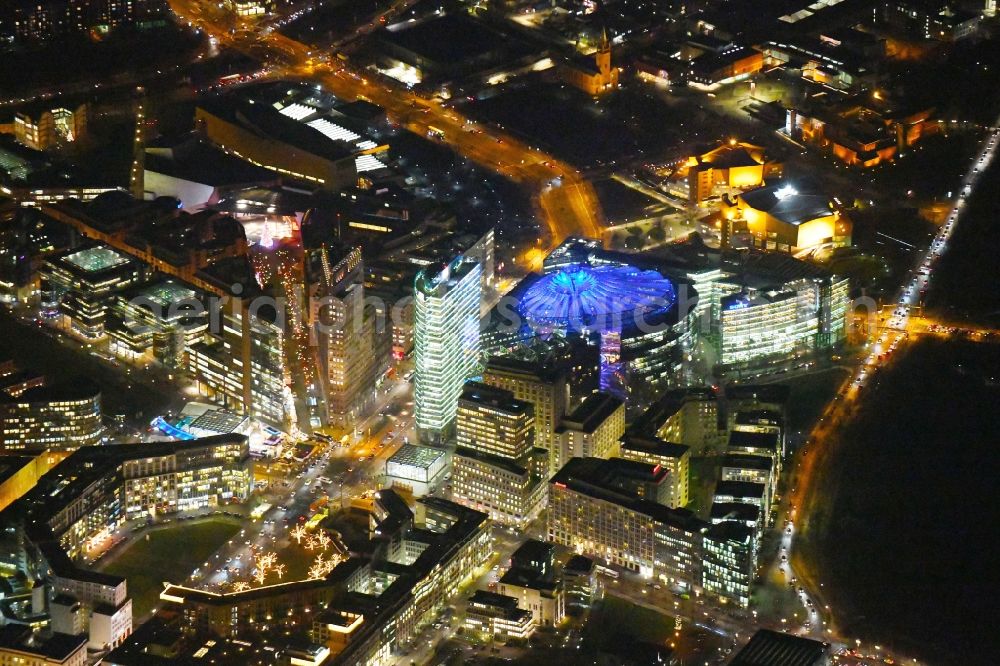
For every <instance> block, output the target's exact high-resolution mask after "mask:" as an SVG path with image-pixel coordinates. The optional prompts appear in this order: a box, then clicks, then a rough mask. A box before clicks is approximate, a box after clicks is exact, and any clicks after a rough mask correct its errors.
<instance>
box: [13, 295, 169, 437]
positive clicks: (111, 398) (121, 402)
mask: <svg viewBox="0 0 1000 666" xmlns="http://www.w3.org/2000/svg"><path fill="white" fill-rule="evenodd" d="M0 340H2V341H3V342H2V343H0V359H6V358H11V359H14V360H15V361H16V362H17V363H19V364H21V365H22V366H24V368H25V369H29V370H34V371H36V372H41V373H44V374H45V376H46V378H47V379H48V380H49V381H51V382H53V383H58V382H60V381H71V380H72V379H73V378H74V377H77V376H84V377H87V378H88V379H90V380H92V381H94V382H95V383H97V384H98V385H99V386H100V387H101V401H102V408H103V410H104V413H105V414H125V415H126V416H127V417H129V418H135V417H136V415H137V414H138V415H140V417H139V418H140V419H145V420H148V419H151V418H152V417H153V415H155V414H160V413H162V412H163V411H164V410H165V409H166V408H167V407H168V405H169V404H170V402H171V400H172V398H173V397H174V394H173V390H172V389H171V387H170V386H169V385H167V384H166V383H164V384H163V387H162V390H161V389H159V388H156V387H152V386H150V385H149V384H147V383H140V382H138V381H133V380H132V379H130V378H129V377H128V376H127V375H126V374H125V368H124V367H120V368H113V367H110V366H109V365H107V364H106V363H104V362H103V361H101V360H100V359H98V358H96V357H94V356H91V355H90V354H88V353H87V352H86V350H84V349H80V348H78V347H77V346H76V343H72V345H71V344H70V343H64V342H60V341H58V340H57V339H56V338H55V337H54V333H52V332H50V331H47V330H44V329H42V328H40V327H38V326H28V325H25V324H23V323H21V322H20V321H18V320H17V319H15V318H14V317H13V316H12V315H11V314H10V313H9V312H7V311H5V310H4V311H0ZM133 374H137V373H136V371H133ZM145 379H148V378H146V377H144V380H145Z"/></svg>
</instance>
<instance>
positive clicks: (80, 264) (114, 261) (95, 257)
mask: <svg viewBox="0 0 1000 666" xmlns="http://www.w3.org/2000/svg"><path fill="white" fill-rule="evenodd" d="M63 261H66V262H69V263H71V264H73V265H74V266H76V267H77V268H79V269H81V270H84V271H86V272H87V273H100V272H101V271H106V270H108V269H109V268H115V267H117V266H121V265H123V264H127V263H128V262H129V258H128V257H126V256H125V255H123V254H120V253H118V252H116V251H114V250H112V249H111V248H110V247H105V246H96V247H91V248H88V249H86V250H80V251H79V252H74V253H73V254H68V255H66V256H65V257H63Z"/></svg>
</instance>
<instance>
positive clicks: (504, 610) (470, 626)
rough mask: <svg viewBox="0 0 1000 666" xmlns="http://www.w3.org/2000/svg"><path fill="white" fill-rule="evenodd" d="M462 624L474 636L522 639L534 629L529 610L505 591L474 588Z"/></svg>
mask: <svg viewBox="0 0 1000 666" xmlns="http://www.w3.org/2000/svg"><path fill="white" fill-rule="evenodd" d="M462 626H463V627H464V628H465V630H466V631H468V632H471V633H473V634H475V635H478V636H485V637H490V638H492V637H494V636H495V637H497V638H499V639H500V640H506V639H509V638H520V639H525V638H528V637H529V636H531V634H533V633H534V632H535V620H534V618H533V617H532V613H531V611H529V610H524V609H523V608H518V605H517V599H515V598H514V597H509V596H507V595H505V594H497V593H496V592H487V591H486V590H476V592H475V593H474V594H473V595H472V597H471V598H470V599H469V603H468V605H467V607H466V611H465V620H464V621H463V624H462Z"/></svg>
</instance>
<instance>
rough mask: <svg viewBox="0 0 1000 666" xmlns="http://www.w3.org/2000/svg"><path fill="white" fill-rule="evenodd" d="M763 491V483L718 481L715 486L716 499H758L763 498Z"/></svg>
mask: <svg viewBox="0 0 1000 666" xmlns="http://www.w3.org/2000/svg"><path fill="white" fill-rule="evenodd" d="M765 490H766V488H765V487H764V484H763V483H753V482H752V481H719V482H718V483H717V484H715V496H716V497H735V498H739V499H746V498H757V499H760V498H762V497H764V493H765Z"/></svg>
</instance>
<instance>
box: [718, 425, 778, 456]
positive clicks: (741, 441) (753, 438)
mask: <svg viewBox="0 0 1000 666" xmlns="http://www.w3.org/2000/svg"><path fill="white" fill-rule="evenodd" d="M778 441H779V436H778V433H776V432H744V431H742V430H733V431H732V432H730V433H729V447H730V448H748V449H764V450H766V451H770V452H775V451H777V450H778Z"/></svg>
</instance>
